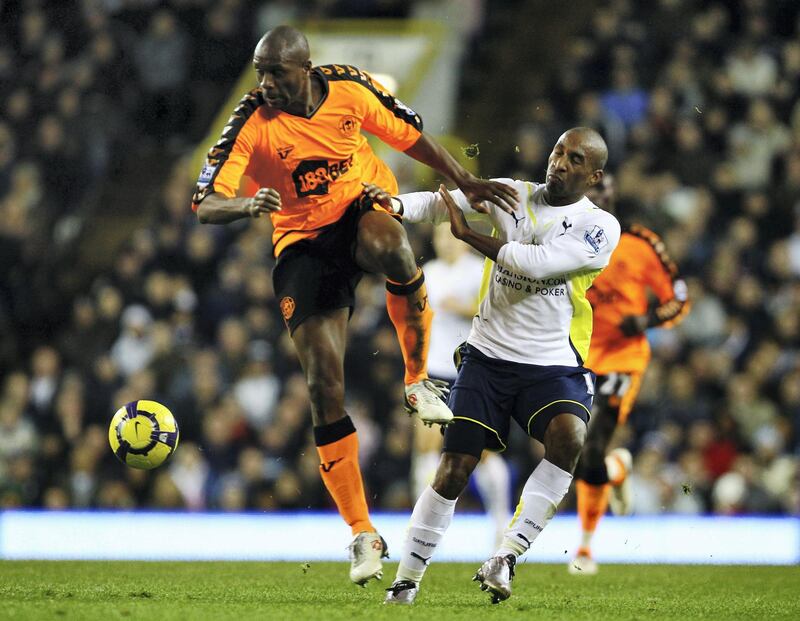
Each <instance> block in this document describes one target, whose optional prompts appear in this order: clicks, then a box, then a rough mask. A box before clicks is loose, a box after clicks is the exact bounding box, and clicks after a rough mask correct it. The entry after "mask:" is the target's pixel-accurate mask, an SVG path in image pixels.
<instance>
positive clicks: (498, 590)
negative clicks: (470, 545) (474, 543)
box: [472, 554, 517, 604]
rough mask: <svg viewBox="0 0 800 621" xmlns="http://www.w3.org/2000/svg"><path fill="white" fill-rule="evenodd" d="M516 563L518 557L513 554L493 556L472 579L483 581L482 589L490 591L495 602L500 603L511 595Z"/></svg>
mask: <svg viewBox="0 0 800 621" xmlns="http://www.w3.org/2000/svg"><path fill="white" fill-rule="evenodd" d="M516 564H517V559H516V558H514V556H513V555H512V554H507V555H506V556H493V557H492V558H490V559H489V560H488V561H486V562H485V563H484V564H483V565H481V568H480V569H479V570H478V572H477V573H476V574H475V577H474V578H472V580H473V581H477V582H480V583H481V591H488V592H489V594H490V595H491V596H492V603H493V604H499V603H500V602H502V601H503V600H506V599H508V598H509V597H511V581H512V580H513V579H514V567H515V566H516Z"/></svg>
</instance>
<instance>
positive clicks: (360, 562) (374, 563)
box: [347, 531, 389, 586]
mask: <svg viewBox="0 0 800 621" xmlns="http://www.w3.org/2000/svg"><path fill="white" fill-rule="evenodd" d="M347 549H348V550H349V551H350V580H352V581H353V582H355V583H356V584H357V585H359V586H366V584H367V582H369V581H370V580H372V579H373V578H375V579H376V580H380V579H382V578H383V564H382V563H381V559H382V558H388V556H389V552H388V548H387V546H386V541H384V539H383V537H381V536H380V535H379V534H378V533H369V532H366V531H365V532H363V533H358V534H357V535H356V536H355V538H354V539H353V541H352V543H351V544H350V545H349V546H347Z"/></svg>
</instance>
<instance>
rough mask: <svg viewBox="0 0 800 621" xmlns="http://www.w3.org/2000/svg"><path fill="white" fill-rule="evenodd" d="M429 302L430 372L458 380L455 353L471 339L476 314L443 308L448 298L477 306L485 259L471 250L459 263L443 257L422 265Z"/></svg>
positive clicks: (464, 304)
mask: <svg viewBox="0 0 800 621" xmlns="http://www.w3.org/2000/svg"><path fill="white" fill-rule="evenodd" d="M422 271H423V272H425V286H426V289H427V291H428V303H429V304H430V305H431V308H432V309H433V323H432V324H431V345H430V350H429V351H428V373H430V374H431V375H432V376H434V377H440V378H443V379H455V377H456V367H455V365H454V364H453V352H454V351H455V349H456V347H458V346H459V345H460V344H461V343H463V342H464V341H466V340H467V337H468V336H469V333H470V329H471V327H472V317H464V316H462V315H459V314H457V313H454V312H452V311H448V310H446V309H445V308H443V306H444V303H445V300H447V299H448V298H450V299H453V300H456V301H457V302H458V303H459V304H461V305H463V306H465V307H468V306H473V307H474V308H476V309H477V305H478V300H479V298H480V287H481V274H482V273H483V261H482V260H481V259H480V258H479V257H477V256H476V255H474V254H472V253H471V252H467V253H465V254H463V255H461V256H460V257H459V258H458V259H457V260H456V261H455V263H452V264H449V263H446V262H445V261H442V260H441V259H434V260H433V261H428V262H427V263H426V264H425V265H423V266H422Z"/></svg>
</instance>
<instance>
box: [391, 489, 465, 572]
mask: <svg viewBox="0 0 800 621" xmlns="http://www.w3.org/2000/svg"><path fill="white" fill-rule="evenodd" d="M456 500H457V499H456ZM455 508H456V501H455V500H447V498H444V497H442V496H440V495H439V494H437V493H436V492H435V491H434V489H433V488H432V487H431V486H430V485H429V486H428V487H427V488H425V491H424V492H422V496H420V497H419V500H417V504H415V505H414V511H413V512H412V513H411V520H410V522H409V524H408V531H406V540H405V543H404V544H403V555H402V556H401V557H400V565H399V566H398V567H397V578H396V580H413V581H414V582H416V583H419V582H420V580H422V575H423V574H424V573H425V570H426V569H427V568H428V563H429V562H430V560H431V557H432V556H433V553H434V552H435V551H436V548H437V547H438V546H439V542H441V540H442V537H444V533H445V531H446V530H447V527H448V526H450V521H451V520H452V519H453V512H454V511H455Z"/></svg>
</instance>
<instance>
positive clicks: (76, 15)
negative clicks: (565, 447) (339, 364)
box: [0, 0, 800, 515]
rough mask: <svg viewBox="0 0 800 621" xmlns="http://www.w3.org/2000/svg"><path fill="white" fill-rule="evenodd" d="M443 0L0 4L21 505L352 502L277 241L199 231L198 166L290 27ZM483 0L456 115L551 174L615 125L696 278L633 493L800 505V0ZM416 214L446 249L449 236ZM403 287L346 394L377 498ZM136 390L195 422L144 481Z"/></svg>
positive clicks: (478, 140)
mask: <svg viewBox="0 0 800 621" xmlns="http://www.w3.org/2000/svg"><path fill="white" fill-rule="evenodd" d="M301 4H302V6H303V8H302V9H301V8H300V6H301ZM425 4H430V3H429V2H422V1H419V2H403V1H388V0H387V1H373V2H368V1H361V2H358V1H355V0H352V1H338V2H337V1H333V0H331V1H316V2H314V1H311V0H308V1H306V2H303V3H294V2H279V1H278V2H269V3H266V2H243V1H237V0H223V1H213V2H212V1H209V0H173V1H171V2H165V3H160V2H153V1H145V0H141V1H133V0H107V1H100V0H98V1H94V2H93V1H88V0H87V1H85V2H47V1H35V0H32V1H28V2H4V1H0V102H2V104H1V105H0V508H5V509H9V508H18V507H32V508H44V509H63V508H104V509H123V508H124V509H128V508H147V509H188V510H192V511H197V510H222V511H240V510H255V511H264V510H265V511H272V510H279V509H283V510H285V509H307V508H311V509H328V508H331V507H332V505H331V501H330V500H329V498H328V497H327V495H326V493H325V490H324V489H323V487H322V484H321V482H320V479H319V476H318V472H317V468H318V464H317V455H316V451H315V449H314V446H313V443H312V438H311V431H310V424H309V421H310V415H309V412H308V402H307V395H306V389H305V385H304V382H303V379H302V376H301V374H300V371H299V367H298V364H297V361H296V358H295V356H294V354H293V350H292V347H291V343H290V342H289V340H288V339H287V336H286V334H285V330H284V328H283V325H282V321H281V318H280V314H279V311H278V308H277V304H276V302H275V300H274V296H273V292H272V286H271V280H270V268H271V265H272V259H271V254H270V243H269V240H268V238H267V237H266V236H265V235H264V232H263V228H261V226H262V225H260V224H259V225H258V226H255V225H254V223H251V222H242V223H239V224H237V225H231V226H227V227H211V226H199V225H198V224H197V222H196V220H195V218H194V216H193V214H192V212H191V210H190V207H189V203H190V196H191V191H192V187H193V183H194V180H195V178H196V175H197V172H198V170H197V169H196V167H194V166H193V165H192V164H190V163H189V162H190V161H191V159H192V156H193V154H194V152H195V149H196V148H197V146H198V144H199V143H200V141H201V140H203V138H204V137H205V136H206V134H207V132H208V131H209V127H210V125H211V122H212V119H213V118H214V117H215V115H216V114H217V113H218V112H219V110H220V107H221V106H222V104H223V102H224V101H225V100H226V99H227V98H228V97H229V96H230V94H231V89H232V88H233V85H234V83H235V81H236V80H237V79H238V77H239V76H240V74H241V72H242V70H243V69H244V68H245V67H246V66H247V64H248V62H249V58H250V55H251V53H252V48H253V45H254V44H255V42H256V41H257V39H258V37H259V36H260V34H262V32H263V31H264V30H266V29H268V28H269V26H271V25H275V24H277V23H281V22H285V21H291V22H293V23H298V24H301V25H302V24H303V23H307V22H308V20H312V21H313V20H320V19H332V18H337V17H343V16H347V17H367V18H374V19H382V18H405V17H408V16H410V15H411V14H412V12H413V11H414V10H415V9H416V8H419V6H420V5H425ZM469 4H470V6H471V8H472V9H477V11H476V15H477V16H478V17H479V19H477V20H476V22H475V24H474V27H473V29H472V31H471V32H470V33H469V37H470V39H469V45H468V46H467V47H466V53H465V56H464V58H463V59H462V61H461V75H460V84H459V97H458V110H457V118H458V126H457V127H456V131H455V134H456V135H457V136H458V138H460V139H461V140H463V141H465V142H466V143H470V144H471V143H475V144H478V145H479V146H480V156H479V159H478V160H477V163H478V164H479V167H480V172H481V174H483V175H485V176H489V175H493V176H497V175H502V176H512V177H517V178H524V179H533V180H537V179H541V177H542V171H543V170H544V166H545V162H546V158H547V154H548V152H549V148H550V145H551V144H552V143H553V142H554V141H555V139H556V138H557V136H558V135H559V134H560V133H561V132H562V131H563V130H564V129H565V128H567V127H569V126H573V125H578V124H581V125H590V126H592V127H595V128H597V129H598V130H599V131H601V132H602V134H603V135H604V136H605V138H606V140H607V141H608V143H609V146H610V152H611V160H610V169H611V170H612V171H613V172H614V173H615V176H616V180H617V187H618V192H619V201H620V203H621V204H623V205H624V206H627V207H630V208H636V209H638V210H640V211H641V212H642V213H643V214H644V216H645V218H646V220H647V221H648V222H650V223H651V225H652V226H653V227H654V228H655V229H656V230H657V231H659V232H660V233H661V234H662V236H663V238H664V240H665V242H666V244H667V246H668V247H669V250H670V253H671V254H672V256H673V258H675V259H676V261H677V262H678V264H679V265H680V268H681V271H682V273H683V274H684V275H685V277H686V278H687V279H688V283H689V291H690V295H691V297H692V300H693V310H692V313H691V315H690V316H689V318H688V319H687V320H686V321H685V322H684V323H683V324H682V325H681V326H679V327H678V328H677V329H675V330H672V331H658V330H656V331H652V332H651V333H650V336H651V341H652V344H653V349H654V358H653V362H652V364H651V365H650V369H649V371H648V373H647V376H646V379H645V382H644V390H643V392H642V394H641V397H640V398H639V402H638V405H637V407H636V409H635V411H634V414H633V416H632V420H631V424H630V427H629V429H628V431H627V433H625V434H624V435H623V436H622V437H620V438H619V442H620V443H623V444H625V445H626V446H628V447H629V448H630V449H631V450H632V451H633V453H634V456H635V472H634V479H633V481H634V489H635V492H636V497H637V501H636V506H635V510H636V512H637V513H638V514H641V515H644V514H657V513H686V514H705V513H712V514H725V515H738V514H748V513H757V514H776V515H778V514H783V515H798V514H800V469H799V465H800V461H799V456H800V350H799V349H798V347H800V103H798V95H799V94H800V93H799V92H798V91H799V90H800V3H797V2H795V1H793V0H772V1H766V0H717V1H700V0H698V1H690V0H653V1H652V2H635V1H633V0H612V1H607V2H590V1H588V0H575V1H573V2H570V3H569V5H568V10H567V5H566V4H565V3H552V2H545V1H542V2H523V1H521V0H516V1H505V2H491V3H489V2H480V0H474V1H471V2H470V3H469ZM312 59H313V49H312ZM347 61H348V59H346V58H345V59H342V62H347ZM420 112H421V113H422V115H423V117H424V115H425V110H420ZM432 131H433V133H436V132H435V130H432ZM413 182H414V179H413V178H408V177H403V178H401V184H402V186H403V187H404V189H407V190H411V189H418V188H415V187H413ZM409 230H410V233H411V235H412V236H413V242H414V244H415V248H416V249H417V251H418V254H419V256H422V257H425V258H431V257H432V250H431V248H430V243H429V230H428V229H425V228H417V229H409ZM382 290H383V283H382V282H380V281H379V280H377V279H373V278H366V279H365V280H364V281H363V282H362V284H361V285H360V290H359V308H358V311H357V312H356V314H355V315H354V317H353V320H352V322H351V331H350V343H349V354H348V359H347V381H348V402H349V403H348V407H349V412H350V414H351V416H352V417H353V418H354V420H355V421H356V424H357V427H358V428H359V432H360V436H361V439H362V445H363V448H364V450H363V454H362V459H363V463H364V476H365V479H366V485H367V488H368V497H369V498H371V499H372V503H373V505H374V506H375V507H376V508H378V509H408V508H410V506H411V504H412V501H413V499H412V498H411V495H410V490H409V482H408V473H409V464H410V457H409V448H410V445H411V442H410V438H411V432H412V428H411V421H410V420H409V419H408V418H407V417H406V415H405V414H404V412H403V410H402V404H401V397H402V384H401V378H402V363H401V360H400V358H399V350H398V348H397V346H396V343H395V337H394V333H393V330H392V327H391V324H390V323H389V320H388V317H387V316H386V313H385V311H384V308H383V292H382ZM144 397H147V398H153V399H156V400H159V401H161V402H163V403H165V404H168V405H169V407H170V408H171V409H172V410H173V412H174V413H175V415H176V417H177V419H178V421H179V423H180V425H181V431H182V440H181V447H180V448H179V450H178V451H177V453H176V455H175V457H174V459H173V461H172V462H171V464H170V465H169V466H165V467H164V468H162V469H160V470H157V471H155V472H153V473H149V474H148V473H144V472H140V471H134V470H130V469H126V468H124V467H122V466H120V465H119V464H118V463H117V462H116V461H115V460H114V457H113V455H112V454H111V452H110V450H109V449H108V444H107V438H106V433H107V424H108V421H109V420H110V417H111V416H112V414H113V412H114V411H115V410H116V409H117V408H118V407H119V406H120V405H122V404H124V403H126V402H127V401H131V400H134V399H137V398H144ZM508 456H509V459H510V460H511V463H512V466H513V469H514V472H515V473H517V476H516V481H517V483H518V484H521V482H523V481H524V480H525V476H526V475H527V472H529V470H530V468H531V466H532V464H533V463H535V461H536V460H537V459H538V458H539V455H538V454H537V452H536V450H535V449H532V448H530V447H529V443H528V442H526V441H525V440H524V439H522V438H519V437H517V438H516V439H515V442H514V444H513V446H512V448H511V450H510V451H509V455H508ZM515 496H516V493H515ZM569 502H571V501H568V503H569ZM460 506H461V507H462V509H469V508H473V509H477V508H479V504H478V501H477V499H476V498H474V497H472V496H468V497H466V498H465V499H464V501H463V504H462V505H460ZM566 510H569V506H567V507H566Z"/></svg>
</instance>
